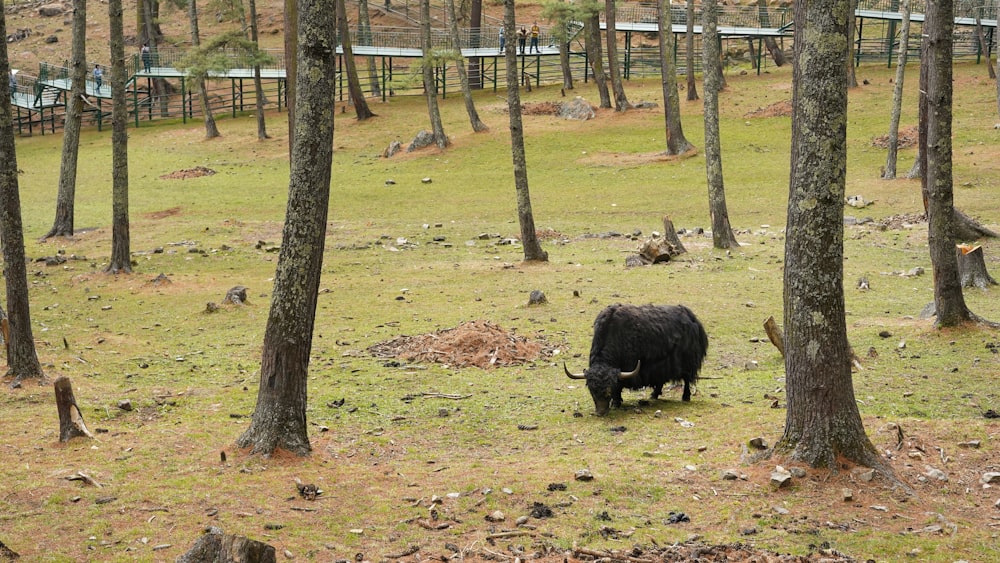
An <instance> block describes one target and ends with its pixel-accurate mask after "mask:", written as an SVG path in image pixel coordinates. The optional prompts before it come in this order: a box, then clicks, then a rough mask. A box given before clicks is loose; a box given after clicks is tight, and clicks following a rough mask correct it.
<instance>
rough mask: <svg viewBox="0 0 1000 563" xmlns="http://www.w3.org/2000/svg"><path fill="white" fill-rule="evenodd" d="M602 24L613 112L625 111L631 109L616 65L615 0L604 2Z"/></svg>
mask: <svg viewBox="0 0 1000 563" xmlns="http://www.w3.org/2000/svg"><path fill="white" fill-rule="evenodd" d="M604 23H605V25H606V26H607V35H605V39H607V41H608V73H610V74H611V91H612V92H614V95H615V111H625V110H627V109H628V108H630V107H631V104H629V103H628V98H627V97H626V96H625V85H624V84H622V72H621V66H620V65H619V64H618V33H617V31H616V29H615V0H604Z"/></svg>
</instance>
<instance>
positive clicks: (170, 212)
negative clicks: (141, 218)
mask: <svg viewBox="0 0 1000 563" xmlns="http://www.w3.org/2000/svg"><path fill="white" fill-rule="evenodd" d="M180 214H181V208H180V207H171V208H170V209H162V210H160V211H152V212H150V213H147V214H146V218H147V219H166V218H167V217H173V216H174V215H180Z"/></svg>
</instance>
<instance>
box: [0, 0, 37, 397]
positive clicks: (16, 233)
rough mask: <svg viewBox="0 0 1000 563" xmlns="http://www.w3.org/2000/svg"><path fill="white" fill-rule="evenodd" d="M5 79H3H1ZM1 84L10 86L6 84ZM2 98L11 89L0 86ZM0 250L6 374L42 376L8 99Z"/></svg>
mask: <svg viewBox="0 0 1000 563" xmlns="http://www.w3.org/2000/svg"><path fill="white" fill-rule="evenodd" d="M0 36H3V37H6V36H7V23H6V18H5V15H4V13H3V10H0ZM0 73H3V75H4V76H8V75H9V74H10V60H9V59H8V58H7V43H6V42H0ZM4 82H6V81H4ZM3 88H8V89H9V88H10V85H9V84H8V85H5V86H3ZM0 92H2V93H3V94H2V95H4V96H6V97H5V99H7V100H9V99H10V92H9V91H7V92H3V90H0ZM0 251H2V253H3V277H4V282H5V284H4V285H5V286H6V296H7V315H8V318H7V319H6V321H7V323H8V327H9V338H8V339H7V365H8V369H9V371H8V372H7V375H13V376H15V379H14V383H13V385H15V386H18V385H20V382H21V381H22V380H25V379H29V378H34V379H41V378H43V377H44V374H43V373H42V366H41V364H40V363H39V362H38V355H37V354H36V352H35V337H34V335H33V334H32V331H31V311H30V306H29V302H28V273H27V266H26V265H25V257H24V227H23V224H22V222H21V195H20V190H19V188H18V180H17V151H16V149H15V146H14V122H13V119H12V117H11V113H10V104H9V103H0Z"/></svg>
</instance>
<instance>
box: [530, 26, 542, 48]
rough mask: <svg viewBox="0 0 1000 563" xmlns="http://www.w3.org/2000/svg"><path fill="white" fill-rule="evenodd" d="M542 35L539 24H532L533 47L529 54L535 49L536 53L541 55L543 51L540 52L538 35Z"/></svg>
mask: <svg viewBox="0 0 1000 563" xmlns="http://www.w3.org/2000/svg"><path fill="white" fill-rule="evenodd" d="M540 33H541V30H540V29H538V22H534V23H532V24H531V47H529V48H528V52H529V53H530V52H531V50H532V49H534V50H535V52H536V53H541V51H539V50H538V35H539V34H540Z"/></svg>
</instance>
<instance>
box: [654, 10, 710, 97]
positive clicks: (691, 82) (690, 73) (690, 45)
mask: <svg viewBox="0 0 1000 563" xmlns="http://www.w3.org/2000/svg"><path fill="white" fill-rule="evenodd" d="M702 9H704V8H702ZM684 13H685V15H686V18H685V19H686V20H687V22H686V24H687V28H686V29H685V32H684V51H685V53H684V60H685V64H686V65H687V100H688V101H689V102H693V101H695V100H697V99H698V81H697V80H695V75H694V0H687V3H686V6H685V12H684ZM661 29H662V28H661ZM702 43H704V38H703V40H702ZM702 48H703V49H704V47H702Z"/></svg>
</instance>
